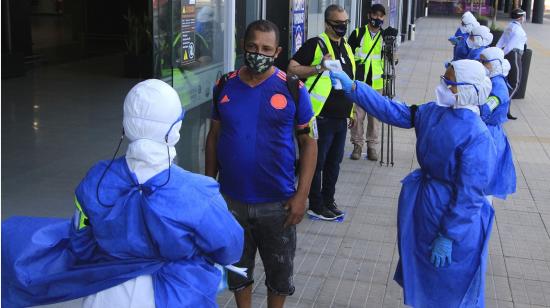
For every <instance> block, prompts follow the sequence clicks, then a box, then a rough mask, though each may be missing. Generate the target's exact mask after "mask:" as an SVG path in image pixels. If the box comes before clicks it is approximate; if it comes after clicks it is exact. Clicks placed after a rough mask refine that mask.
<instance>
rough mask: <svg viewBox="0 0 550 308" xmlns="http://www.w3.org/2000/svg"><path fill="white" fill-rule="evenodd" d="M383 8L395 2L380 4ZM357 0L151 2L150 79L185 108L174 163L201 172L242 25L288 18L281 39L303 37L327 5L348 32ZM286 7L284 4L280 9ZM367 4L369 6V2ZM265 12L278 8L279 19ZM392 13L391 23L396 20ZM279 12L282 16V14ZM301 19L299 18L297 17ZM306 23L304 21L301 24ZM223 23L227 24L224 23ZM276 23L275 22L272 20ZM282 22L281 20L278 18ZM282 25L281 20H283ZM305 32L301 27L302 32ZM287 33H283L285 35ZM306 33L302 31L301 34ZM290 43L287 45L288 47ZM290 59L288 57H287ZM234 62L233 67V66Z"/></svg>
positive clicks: (317, 28) (319, 22)
mask: <svg viewBox="0 0 550 308" xmlns="http://www.w3.org/2000/svg"><path fill="white" fill-rule="evenodd" d="M384 1H387V3H384V4H385V5H386V6H387V7H388V6H389V5H391V4H392V3H398V1H397V0H395V1H394V0H384ZM366 2H367V1H362V0H337V1H334V0H304V1H302V0H288V2H287V1H285V0H283V1H281V0H151V2H150V4H151V6H152V12H153V13H152V24H153V27H152V33H153V38H154V39H153V45H154V48H153V63H154V66H153V67H154V76H155V78H159V79H162V80H164V81H166V82H167V83H168V84H170V85H172V86H173V87H174V89H176V91H177V92H178V93H179V95H180V99H181V102H182V104H183V107H184V108H185V110H186V116H185V120H184V121H183V126H182V129H181V140H180V142H179V143H178V145H177V152H178V157H177V161H178V164H179V165H180V166H182V167H183V168H185V169H187V170H191V171H195V172H202V171H203V170H204V151H205V143H206V135H207V133H208V129H209V117H210V113H211V98H212V88H213V86H214V83H215V81H216V80H217V79H218V78H219V77H220V76H221V75H222V74H223V73H225V72H227V71H229V70H233V69H235V67H240V66H241V65H242V63H243V61H242V48H240V46H241V39H242V38H243V36H244V31H245V29H246V26H247V25H248V24H249V23H250V22H252V21H254V20H257V19H260V18H265V17H266V16H288V15H287V14H289V15H290V16H292V18H290V19H289V20H290V22H291V23H294V24H292V25H288V27H286V29H285V26H284V25H279V27H280V28H281V32H282V33H281V35H288V37H289V38H290V39H291V40H296V39H298V38H299V39H304V38H303V36H304V35H303V34H305V39H307V38H310V37H314V36H317V35H319V34H320V33H322V32H323V31H324V16H323V13H324V10H325V8H326V7H327V6H329V5H330V4H332V3H335V4H339V5H342V6H343V7H344V8H345V9H346V10H347V12H348V14H349V16H350V19H351V24H350V27H349V32H351V31H353V29H354V28H355V27H357V26H358V25H359V24H360V18H361V14H360V10H361V6H362V5H363V4H364V3H365V5H366ZM284 3H287V4H288V6H286V5H282V4H284ZM369 3H370V2H369ZM267 8H270V10H271V9H275V10H280V11H277V12H278V13H277V14H279V15H277V14H273V13H274V12H267V13H266V10H267ZM389 11H390V12H391V13H390V14H392V17H390V20H391V22H393V21H394V20H395V21H397V20H398V18H395V17H393V14H394V11H392V10H391V9H390V10H389ZM281 14H282V15H281ZM297 17H300V18H297ZM304 19H305V20H304ZM226 21H227V22H226ZM275 22H277V21H275ZM279 22H281V20H279ZM284 23H285V24H286V22H284ZM304 28H305V29H304ZM289 29H292V30H290V32H289V33H286V32H285V31H289ZM303 31H305V32H303ZM302 33H303V34H302ZM292 44H294V42H292V41H291V42H289V46H293V45H292ZM290 56H292V54H290ZM233 63H234V64H233Z"/></svg>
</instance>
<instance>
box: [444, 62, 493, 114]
mask: <svg viewBox="0 0 550 308" xmlns="http://www.w3.org/2000/svg"><path fill="white" fill-rule="evenodd" d="M451 65H452V66H453V68H454V71H455V76H456V81H457V82H464V83H468V84H471V85H459V86H458V100H457V103H456V107H457V108H467V107H469V106H478V105H483V104H484V103H485V101H486V100H487V97H489V94H490V93H491V89H492V85H491V79H489V77H487V75H486V74H485V68H484V66H483V64H481V63H479V62H478V61H474V60H458V61H453V62H451ZM472 85H473V86H472ZM474 86H475V87H474ZM476 88H477V91H476Z"/></svg>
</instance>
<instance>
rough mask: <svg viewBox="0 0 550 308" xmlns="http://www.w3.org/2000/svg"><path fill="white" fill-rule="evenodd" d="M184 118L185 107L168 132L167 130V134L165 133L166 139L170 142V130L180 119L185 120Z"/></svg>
mask: <svg viewBox="0 0 550 308" xmlns="http://www.w3.org/2000/svg"><path fill="white" fill-rule="evenodd" d="M183 118H185V109H183V108H182V109H181V114H180V116H179V117H178V118H177V119H176V121H174V123H172V125H170V128H169V129H168V132H166V135H164V141H166V142H168V135H170V132H171V131H172V128H174V125H176V124H177V123H178V122H179V121H183Z"/></svg>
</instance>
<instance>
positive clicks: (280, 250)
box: [224, 196, 296, 295]
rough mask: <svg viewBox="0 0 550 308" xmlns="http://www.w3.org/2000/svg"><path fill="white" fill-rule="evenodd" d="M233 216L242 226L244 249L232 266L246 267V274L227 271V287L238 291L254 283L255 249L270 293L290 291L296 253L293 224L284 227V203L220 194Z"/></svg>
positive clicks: (282, 293)
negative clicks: (245, 200) (249, 201)
mask: <svg viewBox="0 0 550 308" xmlns="http://www.w3.org/2000/svg"><path fill="white" fill-rule="evenodd" d="M224 198H225V200H226V202H227V206H228V208H229V210H230V211H231V213H233V216H235V218H236V219H237V221H238V222H239V223H240V224H241V226H242V227H243V229H244V250H243V255H242V257H241V260H240V261H239V262H238V263H236V264H235V265H236V266H238V267H246V268H247V269H248V277H247V278H244V277H242V276H240V275H237V274H234V273H232V272H229V273H228V285H229V290H231V291H239V290H242V289H244V288H246V287H247V286H249V285H251V284H253V283H254V263H255V259H256V250H258V251H259V252H260V257H261V259H262V262H263V265H264V270H265V276H266V278H265V285H266V287H267V288H268V289H269V291H271V292H272V293H275V294H278V295H292V294H293V293H294V283H293V278H292V275H293V268H294V254H295V252H296V226H289V227H286V228H284V223H285V221H286V218H287V215H288V212H287V210H285V208H284V202H274V203H261V204H245V203H242V202H239V201H236V200H233V199H231V198H229V197H227V196H224Z"/></svg>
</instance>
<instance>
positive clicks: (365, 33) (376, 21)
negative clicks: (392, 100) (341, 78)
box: [349, 4, 386, 161]
mask: <svg viewBox="0 0 550 308" xmlns="http://www.w3.org/2000/svg"><path fill="white" fill-rule="evenodd" d="M385 16H386V10H385V9H384V6H383V5H381V4H374V5H372V6H371V8H370V13H369V22H368V24H367V25H366V26H363V27H361V28H357V29H355V30H354V31H353V32H352V33H351V35H350V37H349V44H350V46H351V48H352V49H353V52H354V55H355V63H356V65H357V74H356V76H355V77H356V79H357V80H360V81H363V82H365V83H367V84H368V85H370V86H371V87H372V88H373V89H375V90H378V91H379V92H380V93H381V92H382V88H383V87H384V81H383V79H382V74H383V73H384V60H383V59H382V44H383V41H384V40H383V38H382V32H383V31H382V23H383V22H384V17H385ZM354 109H355V111H354V112H355V117H354V118H355V120H354V121H353V123H352V125H351V128H350V132H351V143H353V152H352V153H351V157H350V158H351V159H354V160H358V159H360V158H361V155H362V151H363V145H364V144H365V139H364V137H363V134H364V125H363V123H364V121H365V115H366V113H365V111H364V110H363V109H361V107H359V106H357V105H356V106H355V108H354ZM366 116H367V121H368V123H367V135H366V139H367V158H368V159H369V160H373V161H375V160H378V154H377V153H376V145H377V144H378V133H379V129H380V122H379V121H378V120H377V119H376V118H375V117H373V116H371V115H366Z"/></svg>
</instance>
